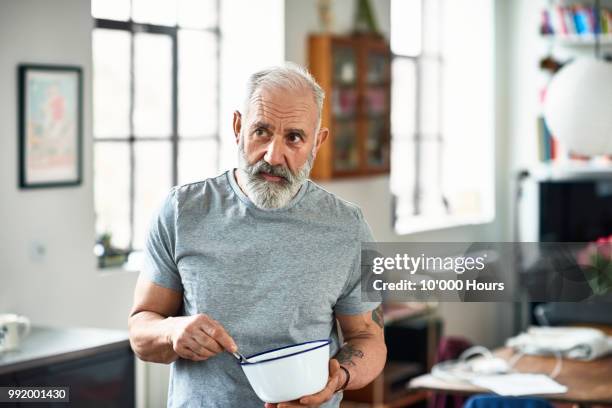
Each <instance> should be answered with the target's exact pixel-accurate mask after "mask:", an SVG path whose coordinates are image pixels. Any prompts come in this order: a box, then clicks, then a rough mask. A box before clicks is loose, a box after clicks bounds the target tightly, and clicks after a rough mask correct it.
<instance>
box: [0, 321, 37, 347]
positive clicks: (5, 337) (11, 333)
mask: <svg viewBox="0 0 612 408" xmlns="http://www.w3.org/2000/svg"><path fill="white" fill-rule="evenodd" d="M28 333H30V319H28V318H27V317H25V316H19V315H16V314H0V352H2V351H7V350H13V349H16V348H17V347H18V346H19V343H20V342H21V341H22V340H23V339H24V338H25V337H26V336H27V335H28Z"/></svg>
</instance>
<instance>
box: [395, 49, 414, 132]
mask: <svg viewBox="0 0 612 408" xmlns="http://www.w3.org/2000/svg"><path fill="white" fill-rule="evenodd" d="M391 68H392V76H393V81H392V82H391V133H392V134H393V137H409V138H412V137H414V134H415V117H416V86H417V85H416V69H415V63H414V61H413V60H410V59H407V58H395V59H394V60H393V63H392V65H391Z"/></svg>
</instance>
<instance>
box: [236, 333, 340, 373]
mask: <svg viewBox="0 0 612 408" xmlns="http://www.w3.org/2000/svg"><path fill="white" fill-rule="evenodd" d="M321 342H322V344H320V345H318V346H316V347H313V348H308V349H306V350H302V351H296V352H295V353H291V354H287V355H284V356H278V357H272V358H267V359H265V360H259V361H254V362H252V363H250V362H248V361H244V362H242V361H241V362H239V363H238V364H240V365H241V366H245V365H255V364H261V363H267V362H269V361H274V360H280V359H283V358H287V357H291V356H297V355H298V354H302V353H306V352H307V351H312V350H316V349H319V348H321V347H325V346H327V345H329V344H330V343H331V339H321V340H311V341H305V342H303V343H297V344H290V345H288V346H283V347H278V348H275V349H270V350H266V351H262V352H261V353H257V354H253V355H252V356H247V357H246V358H247V360H248V359H249V358H253V357H257V356H261V355H262V354H267V353H272V352H273V351H278V350H284V349H287V348H290V347H297V346H303V345H304V344H311V343H321Z"/></svg>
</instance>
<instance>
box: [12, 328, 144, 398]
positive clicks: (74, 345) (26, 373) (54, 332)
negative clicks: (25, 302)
mask: <svg viewBox="0 0 612 408" xmlns="http://www.w3.org/2000/svg"><path fill="white" fill-rule="evenodd" d="M0 386H3V387H9V386H11V387H15V386H20V387H64V386H68V387H70V405H71V406H72V405H74V406H82V407H92V406H104V407H121V408H123V407H125V408H133V407H134V406H135V372H134V354H133V353H132V350H131V349H130V344H129V339H128V334H127V332H126V331H124V330H106V329H94V328H51V327H36V326H35V327H33V328H32V331H31V333H30V334H29V335H28V336H27V337H26V338H25V339H24V340H23V342H22V343H21V345H20V347H19V348H18V349H17V350H12V351H5V352H3V353H0ZM0 405H1V406H2V408H5V407H6V408H10V407H17V406H21V405H19V404H17V403H9V404H8V405H7V404H5V403H2V404H0ZM26 405H27V404H26ZM62 405H63V404H62ZM53 406H55V405H53Z"/></svg>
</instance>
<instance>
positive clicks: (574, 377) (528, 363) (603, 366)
mask: <svg viewBox="0 0 612 408" xmlns="http://www.w3.org/2000/svg"><path fill="white" fill-rule="evenodd" d="M495 355H497V356H499V357H502V358H504V359H506V360H508V359H509V358H510V357H511V356H512V355H513V351H512V349H510V348H508V347H504V348H500V349H497V350H495ZM555 364H556V359H555V357H543V356H523V357H522V358H521V359H520V360H519V361H518V362H517V364H516V366H515V367H514V369H515V370H516V371H518V372H522V373H545V374H549V373H550V372H552V370H553V368H554V366H555ZM555 381H557V382H559V383H560V384H563V385H565V386H567V388H568V390H567V392H566V393H563V394H554V395H542V396H540V397H541V398H544V399H546V400H549V401H551V402H564V403H572V404H578V405H579V406H590V405H594V404H601V405H612V356H608V357H604V358H601V359H597V360H594V361H577V360H568V359H563V367H562V368H561V372H560V373H559V375H558V376H557V378H555ZM408 388H409V389H411V390H414V391H423V390H427V391H436V392H444V393H447V394H462V395H473V394H482V393H490V392H491V391H489V390H486V389H484V388H480V387H476V386H474V385H471V384H457V383H448V382H446V381H442V380H438V379H437V378H434V377H433V376H432V375H431V374H426V375H422V376H419V377H416V378H414V379H413V380H412V381H410V383H409V384H408Z"/></svg>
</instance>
